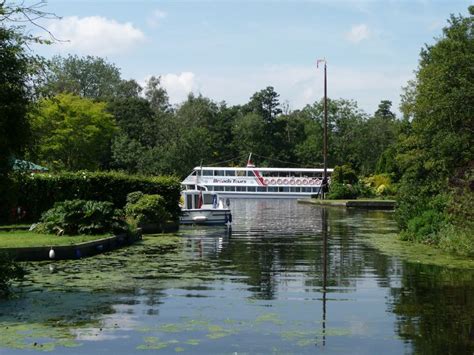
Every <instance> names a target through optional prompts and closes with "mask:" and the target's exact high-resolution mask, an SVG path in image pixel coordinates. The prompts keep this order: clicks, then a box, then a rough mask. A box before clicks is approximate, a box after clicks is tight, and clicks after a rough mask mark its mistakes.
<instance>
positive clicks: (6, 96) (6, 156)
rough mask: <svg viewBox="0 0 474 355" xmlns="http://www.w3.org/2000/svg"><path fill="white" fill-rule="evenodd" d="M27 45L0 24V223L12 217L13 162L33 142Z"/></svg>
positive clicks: (17, 34)
mask: <svg viewBox="0 0 474 355" xmlns="http://www.w3.org/2000/svg"><path fill="white" fill-rule="evenodd" d="M0 9H1V6H0ZM23 44H24V41H23V40H22V37H21V35H20V34H19V33H17V32H14V31H13V30H10V29H7V28H5V27H3V25H0V220H5V219H6V218H7V216H8V214H9V211H8V209H7V208H6V207H7V206H9V202H10V199H9V197H10V195H11V192H10V189H9V187H10V183H11V181H10V180H9V178H8V173H9V172H10V170H11V167H12V159H13V158H14V157H17V156H19V155H21V153H22V152H23V150H24V148H25V146H26V145H27V142H28V140H29V139H30V127H29V124H28V120H27V117H26V114H27V108H28V105H29V92H28V80H29V78H30V67H31V58H30V57H28V56H27V54H26V53H25V50H24V48H23Z"/></svg>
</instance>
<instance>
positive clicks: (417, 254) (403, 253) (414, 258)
mask: <svg viewBox="0 0 474 355" xmlns="http://www.w3.org/2000/svg"><path fill="white" fill-rule="evenodd" d="M363 238H364V241H366V242H367V244H369V245H371V246H373V247H375V248H376V249H377V250H378V251H380V252H381V253H382V254H385V255H388V256H395V257H398V258H400V259H403V260H405V261H408V262H413V263H419V264H428V265H436V266H442V267H446V268H449V269H470V270H474V259H472V258H468V257H464V256H459V255H455V254H449V253H447V252H446V251H443V250H442V249H439V248H437V247H435V246H433V245H426V244H421V243H413V242H408V241H403V240H400V238H399V237H398V235H397V234H391V233H390V234H383V233H380V234H367V235H363Z"/></svg>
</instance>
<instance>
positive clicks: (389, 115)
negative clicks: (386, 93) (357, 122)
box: [374, 100, 395, 121]
mask: <svg viewBox="0 0 474 355" xmlns="http://www.w3.org/2000/svg"><path fill="white" fill-rule="evenodd" d="M391 108H392V101H390V100H382V101H380V104H379V108H378V109H377V111H375V114H374V117H376V118H381V119H385V120H388V121H390V120H394V119H395V114H394V113H393V112H392V111H391Z"/></svg>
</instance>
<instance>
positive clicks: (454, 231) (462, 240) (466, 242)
mask: <svg viewBox="0 0 474 355" xmlns="http://www.w3.org/2000/svg"><path fill="white" fill-rule="evenodd" d="M473 231H474V228H473V226H472V223H470V225H469V226H458V225H453V224H447V225H446V226H444V227H443V228H441V230H440V231H439V233H438V234H439V236H440V238H439V247H440V248H441V249H443V250H445V251H447V252H450V253H453V254H458V255H464V256H469V257H474V235H473Z"/></svg>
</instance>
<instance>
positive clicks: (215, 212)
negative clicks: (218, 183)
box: [179, 190, 232, 225]
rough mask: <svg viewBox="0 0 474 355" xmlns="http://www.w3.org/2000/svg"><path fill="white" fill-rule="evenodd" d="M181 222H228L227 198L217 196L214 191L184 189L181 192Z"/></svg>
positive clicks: (212, 223) (229, 213) (229, 219)
mask: <svg viewBox="0 0 474 355" xmlns="http://www.w3.org/2000/svg"><path fill="white" fill-rule="evenodd" d="M181 197H182V199H181V216H180V218H179V222H180V223H181V224H205V225H217V224H230V223H232V214H231V211H230V209H229V200H228V199H227V200H226V203H225V204H224V200H222V199H221V198H219V195H218V194H217V193H215V192H211V191H204V190H184V191H183V192H182V193H181Z"/></svg>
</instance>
